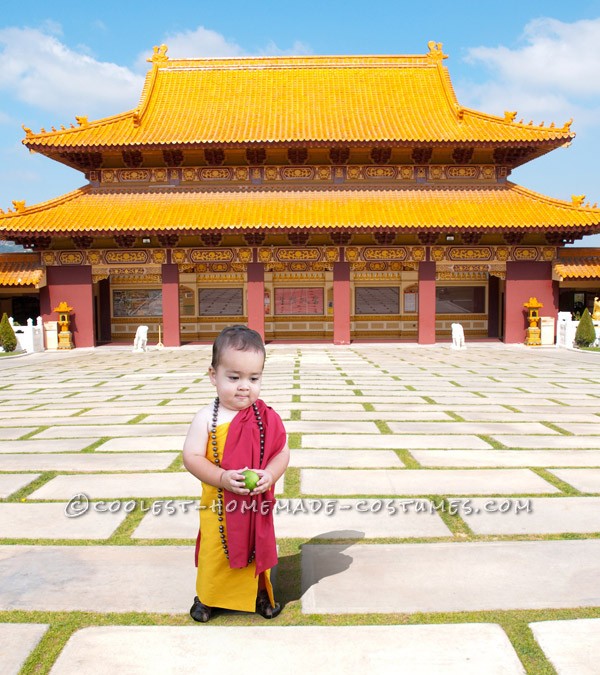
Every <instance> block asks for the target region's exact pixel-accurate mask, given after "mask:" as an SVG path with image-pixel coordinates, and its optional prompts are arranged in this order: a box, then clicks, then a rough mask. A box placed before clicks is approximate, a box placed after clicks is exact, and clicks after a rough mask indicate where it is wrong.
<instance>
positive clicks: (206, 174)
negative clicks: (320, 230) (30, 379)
mask: <svg viewBox="0 0 600 675" xmlns="http://www.w3.org/2000/svg"><path fill="white" fill-rule="evenodd" d="M507 175H508V171H507V168H506V167H504V166H496V165H492V164H474V165H471V164H469V165H460V166H457V165H456V164H449V165H446V164H433V165H430V164H424V165H413V164H411V165H406V164H401V165H389V164H383V165H382V164H378V165H376V166H373V165H371V164H366V165H363V164H352V165H341V166H340V165H335V166H330V165H312V166H307V165H300V166H252V167H249V166H209V167H206V166H201V167H193V166H191V167H180V166H177V167H169V168H166V167H165V168H163V167H160V168H147V169H146V168H127V169H96V170H94V171H91V172H90V180H91V181H92V182H98V183H101V184H103V185H115V184H120V183H123V184H129V183H150V184H153V183H156V184H160V183H162V184H168V183H171V184H178V183H215V182H217V183H218V182H234V183H236V182H237V183H239V182H246V183H252V184H261V183H270V182H294V181H303V182H304V181H315V182H323V181H334V180H335V182H336V183H344V182H346V181H348V182H354V181H366V182H374V183H376V182H379V181H419V182H423V181H425V182H439V181H443V182H447V183H452V182H461V181H491V182H495V181H497V180H500V179H504V178H506V176H507Z"/></svg>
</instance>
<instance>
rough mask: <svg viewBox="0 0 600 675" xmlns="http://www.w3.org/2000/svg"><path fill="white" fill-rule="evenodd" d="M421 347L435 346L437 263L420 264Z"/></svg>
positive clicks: (419, 338) (424, 262) (419, 339)
mask: <svg viewBox="0 0 600 675" xmlns="http://www.w3.org/2000/svg"><path fill="white" fill-rule="evenodd" d="M418 342H419V344H420V345H433V344H435V262H431V261H423V262H420V263H419V337H418Z"/></svg>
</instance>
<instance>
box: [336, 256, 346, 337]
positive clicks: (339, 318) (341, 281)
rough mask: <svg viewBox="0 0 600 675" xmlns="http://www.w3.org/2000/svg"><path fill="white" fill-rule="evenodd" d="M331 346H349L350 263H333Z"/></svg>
mask: <svg viewBox="0 0 600 675" xmlns="http://www.w3.org/2000/svg"><path fill="white" fill-rule="evenodd" d="M333 344H334V345H349V344H350V263H347V262H336V263H333Z"/></svg>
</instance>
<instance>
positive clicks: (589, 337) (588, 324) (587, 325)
mask: <svg viewBox="0 0 600 675" xmlns="http://www.w3.org/2000/svg"><path fill="white" fill-rule="evenodd" d="M3 320H4V319H3ZM595 341H596V331H595V330H594V324H593V322H592V317H591V316H590V313H589V311H588V308H587V307H586V308H585V309H584V311H583V314H582V315H581V319H579V325H578V326H577V331H576V332H575V344H576V345H577V346H578V347H589V346H590V345H593V344H594V342H595Z"/></svg>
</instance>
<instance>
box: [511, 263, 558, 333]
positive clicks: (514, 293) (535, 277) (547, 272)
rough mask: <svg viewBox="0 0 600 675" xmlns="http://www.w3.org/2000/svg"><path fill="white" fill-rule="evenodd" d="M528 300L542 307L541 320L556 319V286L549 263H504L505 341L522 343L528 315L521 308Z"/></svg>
mask: <svg viewBox="0 0 600 675" xmlns="http://www.w3.org/2000/svg"><path fill="white" fill-rule="evenodd" d="M530 297H535V298H537V299H538V300H539V302H541V303H542V305H544V306H543V308H542V309H540V316H553V317H556V316H557V312H558V284H556V283H554V282H553V281H552V263H550V262H507V263H506V290H505V293H504V341H505V342H506V343H515V342H518V343H522V342H525V335H526V330H527V325H528V324H527V318H526V317H527V312H526V311H525V308H524V307H523V304H524V303H525V302H527V301H528V300H529V298H530Z"/></svg>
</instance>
